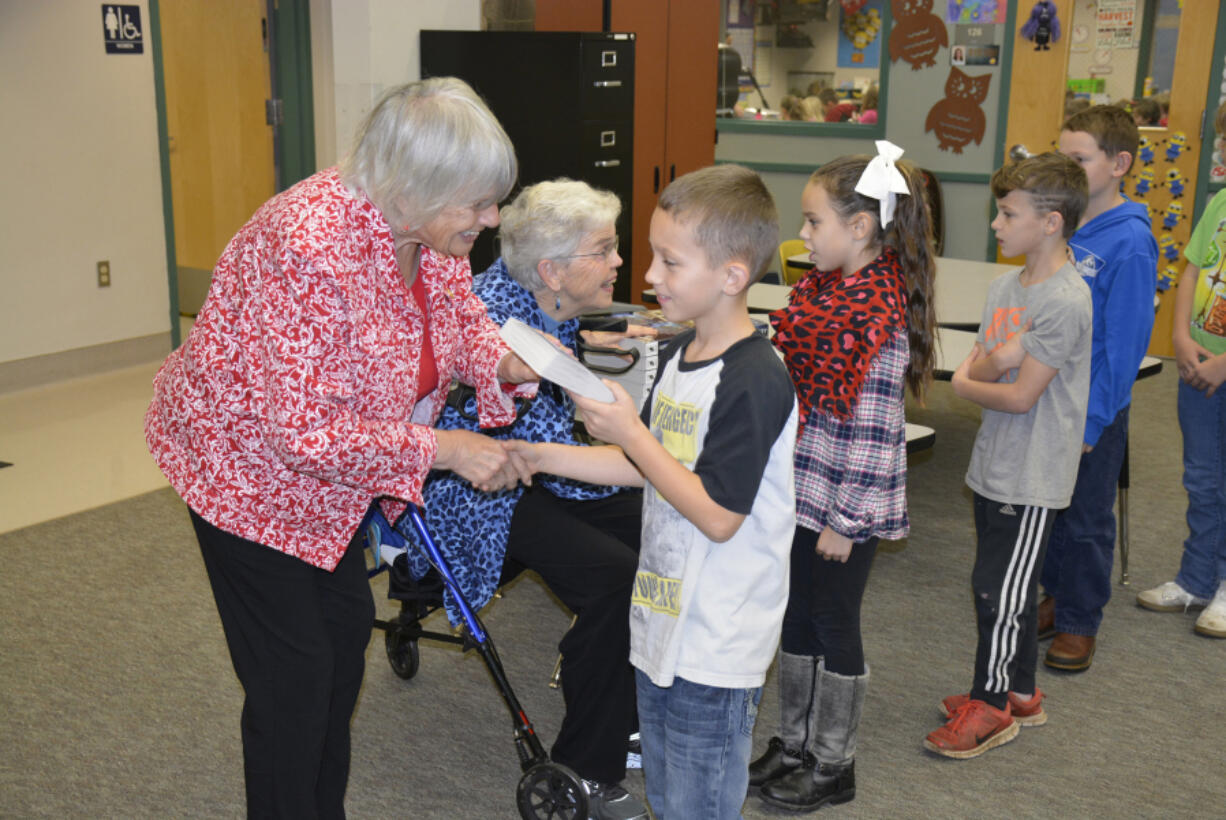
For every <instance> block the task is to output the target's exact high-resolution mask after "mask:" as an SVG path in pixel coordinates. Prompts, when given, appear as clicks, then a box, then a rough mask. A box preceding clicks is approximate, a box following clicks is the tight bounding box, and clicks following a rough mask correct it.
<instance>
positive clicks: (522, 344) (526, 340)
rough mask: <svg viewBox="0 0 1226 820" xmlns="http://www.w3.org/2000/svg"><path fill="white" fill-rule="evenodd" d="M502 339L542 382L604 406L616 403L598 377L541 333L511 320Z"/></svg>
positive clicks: (504, 329) (504, 330) (518, 321)
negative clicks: (606, 403)
mask: <svg viewBox="0 0 1226 820" xmlns="http://www.w3.org/2000/svg"><path fill="white" fill-rule="evenodd" d="M501 335H502V340H503V341H504V342H506V343H507V344H508V345H510V346H511V349H512V350H514V351H515V353H516V355H518V356H519V358H521V359H523V360H524V362H525V363H527V365H528V367H531V368H532V369H533V370H535V371H536V372H537V373H539V374H540V376H541V378H542V379H548V380H549V381H551V382H553V383H554V384H556V385H558V386H559V387H563V388H565V389H567V390H569V391H571V392H572V393H578V394H579V395H580V396H587V397H588V398H591V399H596V400H597V401H603V402H611V401H613V391H611V390H609V388H608V387H606V386H605V384H604V382H602V381H601V380H600V379H599V378H598V377H597V376H596V374H595V373H593V372H592V371H590V370H588V369H587V368H586V367H584V366H583V365H582V364H581V363H580V362H579V361H578V360H577V359H575V358H574V357H572V356H568V355H567V354H566V352H565V351H563V350H561V349H560V348H558V346H557V345H555V344H554V343H553V342H551V341H549V339H547V338H546V337H545V334H543V333H541V332H540V331H538V330H534V329H533V328H531V327H528V325H526V324H524V323H523V322H521V321H520V320H519V319H515V318H511V319H507V323H506V324H504V325H503V326H502V331H501Z"/></svg>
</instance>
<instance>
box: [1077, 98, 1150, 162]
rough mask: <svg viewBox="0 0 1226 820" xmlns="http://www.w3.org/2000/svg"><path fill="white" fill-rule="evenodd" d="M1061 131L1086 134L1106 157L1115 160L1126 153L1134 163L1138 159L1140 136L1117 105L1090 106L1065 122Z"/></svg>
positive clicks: (1126, 114)
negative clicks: (1122, 153)
mask: <svg viewBox="0 0 1226 820" xmlns="http://www.w3.org/2000/svg"><path fill="white" fill-rule="evenodd" d="M1061 130H1064V131H1083V132H1085V133H1087V134H1089V135H1090V136H1091V137H1093V138H1094V141H1095V142H1097V143H1098V147H1099V149H1101V150H1102V152H1103V153H1104V154H1106V155H1107V156H1108V157H1112V158H1114V157H1115V156H1117V155H1118V154H1120V153H1121V152H1123V151H1127V152H1128V156H1130V157H1132V158H1133V159H1134V160H1135V159H1136V158H1137V146H1138V145H1139V144H1140V142H1141V132H1140V131H1138V130H1137V123H1136V121H1135V120H1133V118H1132V114H1130V113H1128V112H1127V111H1125V110H1124V109H1122V108H1120V107H1119V106H1118V105H1094V106H1090V107H1089V108H1087V109H1086V110H1085V111H1079V112H1077V113H1076V114H1074V115H1073V116H1071V117H1069V118H1068V119H1067V120H1065V121H1064V128H1063V129H1061Z"/></svg>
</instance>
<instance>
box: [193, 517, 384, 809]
mask: <svg viewBox="0 0 1226 820" xmlns="http://www.w3.org/2000/svg"><path fill="white" fill-rule="evenodd" d="M191 517H192V525H193V526H194V527H195V529H196V538H197V540H199V542H200V552H201V554H202V555H203V556H204V566H205V569H206V570H207V571H208V575H209V583H210V584H211V585H212V587H213V597H214V599H215V600H216V601H217V612H218V614H219V615H220V616H221V625H222V628H223V629H224V630H225V634H226V643H227V644H228V646H229V648H230V659H231V660H232V661H233V663H234V671H235V672H236V673H237V675H238V679H239V682H240V683H241V684H242V686H243V692H244V693H245V695H246V697H245V700H244V701H243V716H242V738H243V765H244V771H245V774H246V783H247V816H248V817H252V818H272V817H276V818H292V819H293V820H308V819H309V818H343V817H344V816H345V785H346V783H347V782H348V780H349V721H350V718H351V717H352V715H353V709H354V706H355V705H356V703H357V698H358V690H359V689H360V688H361V685H362V674H363V671H364V667H365V655H366V645H367V644H368V643H369V642H370V632H371V625H372V623H373V621H374V617H375V605H374V599H373V597H372V595H371V591H370V582H369V580H368V579H367V577H366V562H365V561H364V560H363V557H362V540H361V536H360V535H355V537H354V539H353V541H351V542H350V543H349V547H348V548H347V549H346V550H345V555H344V557H343V558H342V559H341V562H340V564H338V565H337V567H336V569H335V571H333V572H327V571H326V570H322V569H319V568H318V567H314V566H311V565H310V564H308V563H306V562H305V561H301V560H299V559H298V558H294V557H292V556H289V555H286V554H284V553H282V552H278V551H277V550H274V549H272V548H270V547H267V546H264V545H262V544H258V543H255V542H253V541H248V540H246V539H244V538H239V537H238V536H235V535H231V534H230V533H227V532H224V531H222V530H220V529H218V528H216V527H214V526H213V525H211V524H209V523H208V522H207V521H205V520H204V519H202V518H201V517H200V516H198V515H196V513H195V512H192V514H191Z"/></svg>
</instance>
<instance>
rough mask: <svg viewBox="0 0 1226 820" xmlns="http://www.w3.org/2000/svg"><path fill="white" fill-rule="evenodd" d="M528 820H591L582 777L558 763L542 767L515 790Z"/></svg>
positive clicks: (534, 767)
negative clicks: (588, 814)
mask: <svg viewBox="0 0 1226 820" xmlns="http://www.w3.org/2000/svg"><path fill="white" fill-rule="evenodd" d="M515 801H516V803H518V805H519V816H520V817H522V818H524V820H553V818H557V820H587V810H588V805H587V792H586V791H584V789H583V783H582V781H580V780H579V775H577V774H575V773H574V772H572V771H571V770H570V769H568V768H566V767H565V766H562V765H559V764H557V763H538V764H537V765H535V766H533V767H532V768H531V769H529V770H528V771H527V772H525V773H524V776H523V777H521V778H520V779H519V788H517V789H516V790H515Z"/></svg>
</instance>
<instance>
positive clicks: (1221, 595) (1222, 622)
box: [1196, 581, 1226, 638]
mask: <svg viewBox="0 0 1226 820" xmlns="http://www.w3.org/2000/svg"><path fill="white" fill-rule="evenodd" d="M1196 631H1197V632H1199V633H1200V634H1201V635H1207V636H1208V637H1210V638H1226V581H1223V582H1222V584H1221V585H1220V586H1219V587H1218V588H1217V595H1214V596H1213V601H1212V602H1211V603H1210V604H1209V606H1207V607H1205V611H1204V612H1202V613H1201V614H1200V617H1199V618H1197V619H1196Z"/></svg>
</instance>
